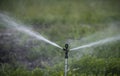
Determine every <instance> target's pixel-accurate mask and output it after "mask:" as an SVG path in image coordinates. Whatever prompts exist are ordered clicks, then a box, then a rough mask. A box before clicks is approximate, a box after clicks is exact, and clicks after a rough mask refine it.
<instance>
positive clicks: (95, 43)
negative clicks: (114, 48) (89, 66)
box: [70, 36, 120, 51]
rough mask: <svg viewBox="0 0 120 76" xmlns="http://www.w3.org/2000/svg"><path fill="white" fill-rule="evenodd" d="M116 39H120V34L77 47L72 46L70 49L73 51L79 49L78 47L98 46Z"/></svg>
mask: <svg viewBox="0 0 120 76" xmlns="http://www.w3.org/2000/svg"><path fill="white" fill-rule="evenodd" d="M116 40H120V36H116V37H111V38H106V39H103V40H99V41H96V42H92V43H89V44H86V45H82V46H79V47H76V48H72V49H70V50H71V51H72V50H78V49H83V48H88V47H92V46H98V45H102V44H105V43H108V42H113V41H116Z"/></svg>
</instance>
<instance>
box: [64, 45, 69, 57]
mask: <svg viewBox="0 0 120 76" xmlns="http://www.w3.org/2000/svg"><path fill="white" fill-rule="evenodd" d="M68 48H69V45H68V44H65V47H64V48H63V51H65V58H68V52H69V49H68Z"/></svg>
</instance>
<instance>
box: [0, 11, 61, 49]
mask: <svg viewBox="0 0 120 76" xmlns="http://www.w3.org/2000/svg"><path fill="white" fill-rule="evenodd" d="M0 24H2V25H5V26H8V27H12V28H14V29H15V30H17V31H20V32H23V33H25V34H28V35H30V36H32V37H35V38H36V39H38V40H42V41H44V42H46V43H49V44H51V45H53V46H56V47H58V48H60V49H62V47H61V46H59V45H58V44H56V43H54V42H52V41H50V40H48V39H46V38H45V37H43V36H42V35H40V34H39V33H37V32H34V31H33V30H31V29H29V28H27V27H25V25H24V24H21V23H18V22H17V21H16V20H15V19H13V18H11V17H9V16H7V15H5V14H1V13H0Z"/></svg>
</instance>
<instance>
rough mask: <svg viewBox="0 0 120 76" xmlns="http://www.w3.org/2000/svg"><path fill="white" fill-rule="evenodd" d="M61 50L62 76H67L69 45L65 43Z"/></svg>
mask: <svg viewBox="0 0 120 76" xmlns="http://www.w3.org/2000/svg"><path fill="white" fill-rule="evenodd" d="M63 51H64V52H65V62H64V63H65V67H64V76H67V71H68V52H69V45H68V44H65V47H64V48H63Z"/></svg>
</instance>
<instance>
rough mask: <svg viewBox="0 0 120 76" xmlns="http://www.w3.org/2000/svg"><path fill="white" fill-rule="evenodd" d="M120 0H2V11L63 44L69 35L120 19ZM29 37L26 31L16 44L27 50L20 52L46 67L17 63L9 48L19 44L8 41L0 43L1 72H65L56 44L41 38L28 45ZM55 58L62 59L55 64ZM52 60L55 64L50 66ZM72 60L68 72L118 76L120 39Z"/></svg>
mask: <svg viewBox="0 0 120 76" xmlns="http://www.w3.org/2000/svg"><path fill="white" fill-rule="evenodd" d="M119 2H120V1H119V0H0V11H2V12H5V13H8V14H9V15H12V16H14V17H15V18H17V19H20V20H21V21H22V22H24V23H25V24H28V26H30V27H33V30H35V31H37V32H40V33H41V34H42V35H44V34H45V35H46V36H47V37H46V38H48V39H50V40H52V41H55V42H56V43H58V44H61V45H62V44H63V42H65V41H67V39H81V38H82V37H85V36H89V35H92V34H93V33H95V32H97V31H99V30H102V29H104V28H105V27H107V26H109V25H107V24H106V23H110V22H117V21H118V22H119V21H120V9H119V6H120V5H119ZM3 28H4V27H3V26H1V25H0V32H1V31H2V30H5V29H3ZM18 36H19V37H20V36H21V35H18ZM28 38H29V37H28V36H26V35H24V36H22V37H21V40H22V41H20V42H19V44H18V45H17V46H19V47H23V48H21V49H20V51H22V52H23V51H25V54H23V53H21V54H20V55H23V56H25V57H26V59H27V60H28V61H29V62H34V61H35V60H36V59H40V61H41V63H40V64H44V67H43V66H41V65H36V66H38V67H36V68H34V69H32V70H28V69H27V68H25V67H20V66H17V61H16V59H13V58H14V56H12V55H11V53H10V50H18V49H16V48H18V47H16V48H15V47H11V46H12V45H13V44H14V45H16V44H15V42H13V43H6V44H5V45H0V76H63V75H64V73H63V66H64V65H63V62H61V60H62V59H61V60H57V58H55V57H61V56H62V57H63V54H62V53H61V52H59V50H58V49H57V50H58V51H54V50H55V49H56V48H53V47H52V46H47V44H44V43H42V42H41V43H40V44H39V43H38V41H33V43H28V44H30V45H33V46H32V47H29V48H27V47H25V45H26V44H25V41H26V40H27V39H28ZM94 39H95V38H94ZM14 45H13V46H14ZM37 45H39V46H37ZM46 46H47V48H46ZM26 50H28V51H27V52H26ZM48 50H49V51H48ZM18 52H19V51H18ZM12 53H13V52H12ZM19 53H20V52H19ZM7 58H9V59H7ZM52 59H53V61H54V60H57V61H60V63H58V64H53V63H52ZM8 60H11V61H12V62H9V61H8ZM45 60H47V61H48V62H45ZM50 60H51V63H50V64H51V65H52V68H51V67H47V66H48V65H49V64H48V63H49V61H50ZM73 60H74V61H73V62H72V59H70V61H71V62H72V63H70V66H69V67H70V69H69V71H68V75H69V76H119V75H120V42H119V41H118V42H116V43H113V44H109V45H104V46H101V47H95V48H94V49H93V52H92V54H90V55H83V56H82V57H81V58H78V59H74V58H73ZM57 61H56V62H57ZM3 62H4V63H3ZM13 63H15V64H16V66H17V67H16V66H15V65H14V64H13ZM38 64H39V63H38ZM49 66H50V65H49Z"/></svg>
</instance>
